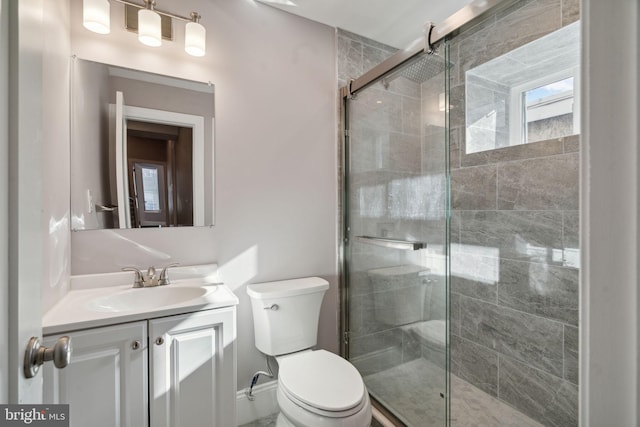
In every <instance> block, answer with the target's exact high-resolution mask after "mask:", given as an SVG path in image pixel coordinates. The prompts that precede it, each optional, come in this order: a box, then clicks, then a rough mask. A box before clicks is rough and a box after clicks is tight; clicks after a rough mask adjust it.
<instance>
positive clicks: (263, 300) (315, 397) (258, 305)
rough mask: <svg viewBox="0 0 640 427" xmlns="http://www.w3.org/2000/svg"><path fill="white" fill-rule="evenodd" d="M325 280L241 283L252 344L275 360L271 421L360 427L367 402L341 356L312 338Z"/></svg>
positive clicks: (367, 420)
mask: <svg viewBox="0 0 640 427" xmlns="http://www.w3.org/2000/svg"><path fill="white" fill-rule="evenodd" d="M328 288H329V283H328V282H327V281H325V280H323V279H320V278H317V277H312V278H304V279H294V280H285V281H279V282H269V283H259V284H254V285H249V286H247V293H248V294H249V296H250V297H251V305H252V309H253V320H254V330H255V338H256V347H257V348H258V350H260V351H261V352H262V353H264V354H267V355H271V356H275V358H276V361H277V362H278V366H279V369H278V389H277V399H278V406H279V407H280V413H279V415H278V419H277V421H276V426H279V427H282V426H296V427H366V426H369V425H370V424H371V402H370V400H369V394H368V392H367V389H366V387H365V385H364V381H363V380H362V377H361V376H360V373H359V372H358V371H357V369H356V368H355V367H354V366H353V365H352V364H351V363H350V362H349V361H347V360H345V359H343V358H342V357H340V356H337V355H335V354H333V353H331V352H328V351H325V350H311V348H312V347H314V346H315V345H316V342H317V331H318V321H319V318H320V305H321V303H322V298H323V297H324V293H325V292H326V290H327V289H328Z"/></svg>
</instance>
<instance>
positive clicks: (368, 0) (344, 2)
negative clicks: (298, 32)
mask: <svg viewBox="0 0 640 427" xmlns="http://www.w3.org/2000/svg"><path fill="white" fill-rule="evenodd" d="M257 1H259V2H261V3H264V4H268V5H270V6H273V7H276V8H278V9H281V10H284V11H287V12H290V13H293V14H295V15H299V16H302V17H305V18H308V19H311V20H313V21H317V22H321V23H323V24H326V25H329V26H332V27H338V28H342V29H343V30H347V31H351V32H352V33H356V34H359V35H361V36H365V37H368V38H370V39H373V40H376V41H379V42H381V43H385V44H387V45H389V46H393V47H395V48H398V49H403V48H405V47H407V46H408V45H409V44H410V43H411V42H413V41H414V40H415V39H417V38H418V37H421V36H422V30H423V27H424V24H425V23H426V22H428V21H431V22H434V23H435V24H438V23H440V22H442V21H444V20H445V19H446V18H448V17H449V16H451V15H452V14H453V13H454V12H457V11H458V10H459V9H461V8H462V7H463V6H465V5H466V4H468V3H469V2H470V0H257Z"/></svg>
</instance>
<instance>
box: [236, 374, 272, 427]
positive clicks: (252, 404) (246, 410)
mask: <svg viewBox="0 0 640 427" xmlns="http://www.w3.org/2000/svg"><path fill="white" fill-rule="evenodd" d="M277 389H278V381H277V380H274V381H269V382H266V383H264V384H260V385H257V386H255V387H253V393H252V394H253V396H254V397H255V400H249V398H248V397H247V395H246V394H245V392H246V390H247V389H242V390H239V391H238V392H237V394H236V412H237V415H238V425H239V426H241V425H243V424H247V423H250V422H251V421H255V420H257V419H260V418H264V417H266V416H268V415H271V414H273V413H276V412H278V399H277V397H276V390H277Z"/></svg>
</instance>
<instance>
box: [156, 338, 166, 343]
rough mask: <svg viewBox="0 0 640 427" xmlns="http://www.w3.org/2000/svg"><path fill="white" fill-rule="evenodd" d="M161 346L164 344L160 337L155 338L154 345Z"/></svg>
mask: <svg viewBox="0 0 640 427" xmlns="http://www.w3.org/2000/svg"><path fill="white" fill-rule="evenodd" d="M162 344H164V338H162V337H158V338H156V345H162Z"/></svg>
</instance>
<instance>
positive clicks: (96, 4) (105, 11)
mask: <svg viewBox="0 0 640 427" xmlns="http://www.w3.org/2000/svg"><path fill="white" fill-rule="evenodd" d="M82 25H83V26H84V27H85V28H86V29H87V30H90V31H93V32H94V33H98V34H109V32H110V31H111V22H110V6H109V0H83V2H82Z"/></svg>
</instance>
